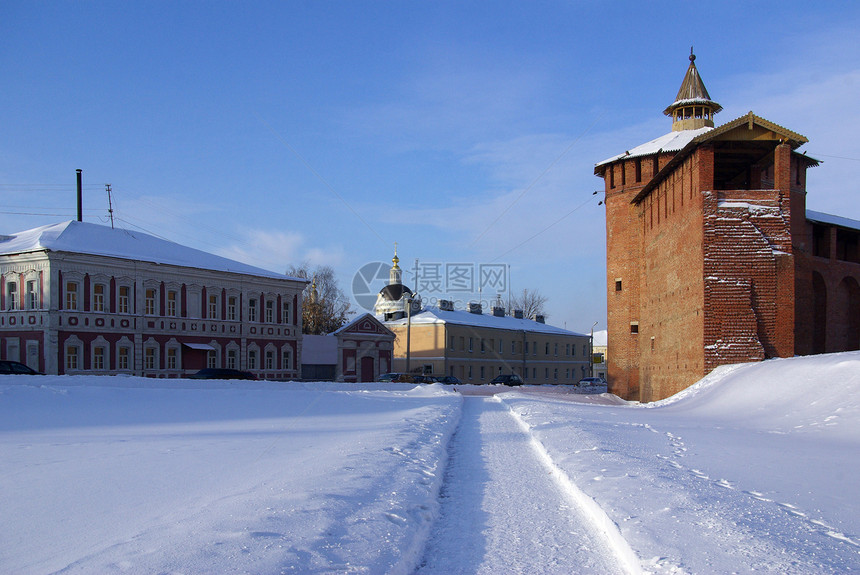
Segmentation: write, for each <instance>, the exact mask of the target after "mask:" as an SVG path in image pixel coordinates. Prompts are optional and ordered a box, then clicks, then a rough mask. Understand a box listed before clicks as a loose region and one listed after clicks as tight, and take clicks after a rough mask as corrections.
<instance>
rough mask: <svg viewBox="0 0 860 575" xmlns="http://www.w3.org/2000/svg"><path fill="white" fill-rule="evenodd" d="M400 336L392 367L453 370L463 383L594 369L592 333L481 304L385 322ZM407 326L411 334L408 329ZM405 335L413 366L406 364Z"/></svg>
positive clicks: (575, 375) (567, 377) (544, 378)
mask: <svg viewBox="0 0 860 575" xmlns="http://www.w3.org/2000/svg"><path fill="white" fill-rule="evenodd" d="M385 325H386V327H388V329H390V330H391V331H393V332H394V333H395V334H396V336H397V338H396V339H395V343H394V365H393V367H394V371H401V372H406V371H408V372H410V373H413V374H422V373H423V374H432V375H436V376H442V375H452V376H454V377H457V378H459V379H460V381H462V382H463V383H476V384H480V383H489V382H490V380H492V379H493V378H494V377H496V376H497V375H500V374H512V373H513V374H517V375H519V376H520V377H521V378H522V379H523V381H524V382H525V383H528V384H571V383H576V382H578V381H579V380H580V379H582V378H583V377H588V376H590V375H591V371H590V357H589V352H590V338H589V336H588V335H584V334H580V333H574V332H571V331H567V330H565V329H561V328H558V327H554V326H551V325H547V324H545V323H543V318H542V317H540V316H538V318H537V319H536V320H531V319H526V318H523V317H522V312H520V311H519V310H515V312H514V315H513V316H509V315H506V314H505V310H504V308H500V307H494V308H493V310H492V313H490V314H485V313H483V309H482V307H481V305H480V304H470V310H469V311H465V310H454V306H453V304H452V302H450V301H446V300H440V301H439V306H438V307H435V308H428V309H424V310H421V311H417V312H414V313H413V314H412V315H411V317H400V318H398V319H392V320H389V321H387V322H385ZM407 331H408V334H407ZM407 339H408V340H409V366H408V369H407V365H406V364H407V357H406V356H407Z"/></svg>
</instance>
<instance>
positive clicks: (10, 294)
mask: <svg viewBox="0 0 860 575" xmlns="http://www.w3.org/2000/svg"><path fill="white" fill-rule="evenodd" d="M6 309H18V284H17V282H6Z"/></svg>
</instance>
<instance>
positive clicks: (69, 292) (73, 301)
mask: <svg viewBox="0 0 860 575" xmlns="http://www.w3.org/2000/svg"><path fill="white" fill-rule="evenodd" d="M66 309H73V310H76V309H78V282H66Z"/></svg>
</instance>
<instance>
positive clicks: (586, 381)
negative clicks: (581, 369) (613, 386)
mask: <svg viewBox="0 0 860 575" xmlns="http://www.w3.org/2000/svg"><path fill="white" fill-rule="evenodd" d="M576 385H578V386H580V387H585V386H592V385H607V383H606V380H605V379H603V378H602V377H584V378H582V379H580V380H579V383H577V384H576Z"/></svg>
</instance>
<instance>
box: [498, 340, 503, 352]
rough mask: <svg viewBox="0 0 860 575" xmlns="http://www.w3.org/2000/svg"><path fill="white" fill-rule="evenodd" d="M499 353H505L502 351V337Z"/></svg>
mask: <svg viewBox="0 0 860 575" xmlns="http://www.w3.org/2000/svg"><path fill="white" fill-rule="evenodd" d="M499 353H500V354H501V353H504V352H503V351H502V340H501V339H500V340H499Z"/></svg>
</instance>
